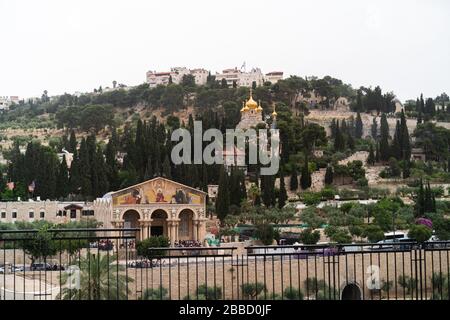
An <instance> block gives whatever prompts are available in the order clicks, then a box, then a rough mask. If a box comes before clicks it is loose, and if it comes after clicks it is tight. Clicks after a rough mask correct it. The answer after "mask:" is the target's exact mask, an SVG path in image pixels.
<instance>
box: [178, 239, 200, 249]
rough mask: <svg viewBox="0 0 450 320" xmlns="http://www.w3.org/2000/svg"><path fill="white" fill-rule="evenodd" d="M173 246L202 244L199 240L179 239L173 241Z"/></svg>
mask: <svg viewBox="0 0 450 320" xmlns="http://www.w3.org/2000/svg"><path fill="white" fill-rule="evenodd" d="M173 245H174V247H175V248H200V247H201V246H202V244H201V242H200V241H196V240H180V241H175V242H174V244H173Z"/></svg>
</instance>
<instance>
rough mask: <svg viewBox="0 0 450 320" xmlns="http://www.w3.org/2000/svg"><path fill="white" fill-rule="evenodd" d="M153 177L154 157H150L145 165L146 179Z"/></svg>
mask: <svg viewBox="0 0 450 320" xmlns="http://www.w3.org/2000/svg"><path fill="white" fill-rule="evenodd" d="M153 177H154V175H153V167H152V158H151V157H148V159H147V165H146V166H145V174H144V180H150V179H153Z"/></svg>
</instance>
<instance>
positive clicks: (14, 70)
mask: <svg viewBox="0 0 450 320" xmlns="http://www.w3.org/2000/svg"><path fill="white" fill-rule="evenodd" d="M244 61H246V63H247V68H250V67H253V66H255V67H256V66H257V67H260V68H261V69H262V71H263V72H269V71H274V70H282V71H284V72H285V75H286V76H288V75H290V74H296V75H300V76H305V75H317V76H324V75H331V76H334V77H337V78H340V79H342V80H343V81H344V82H347V83H351V84H352V85H353V86H354V87H358V86H360V85H366V86H369V85H373V86H375V85H377V84H378V85H380V86H381V87H382V88H383V90H392V91H394V92H395V93H396V94H397V96H398V97H399V98H400V99H401V100H404V99H408V98H415V97H416V96H418V95H419V94H420V93H421V92H423V93H424V95H425V96H432V97H435V96H436V95H438V94H440V93H442V92H443V91H446V92H447V93H449V94H450V1H447V0H428V1H425V0H422V1H418V0H395V1H393V0H376V1H375V0H373V1H372V0H366V1H361V0H339V1H332V0H329V1H326V0H315V1H288V0H275V1H271V0H258V1H248V0H237V1H236V0H227V1H223V0H217V1H212V0H190V1H181V0H180V1H175V0H171V1H167V0H166V1H149V0H147V1H145V0H142V1H138V0H120V1H117V0H64V1H61V0H0V95H19V96H20V97H30V96H40V95H41V93H42V91H43V90H44V89H47V90H48V91H49V94H50V95H54V94H61V93H64V92H69V93H73V92H75V91H82V92H85V91H91V90H92V89H93V88H94V87H99V86H100V85H102V86H103V87H105V86H111V82H112V81H113V80H117V81H118V82H119V83H125V84H127V85H136V84H139V83H142V82H144V80H145V72H146V71H147V70H159V71H164V70H167V69H169V68H170V67H171V66H186V67H189V68H194V67H204V68H206V69H208V70H211V71H213V72H215V71H220V70H222V69H224V68H229V67H235V66H236V67H238V68H239V67H240V66H241V65H242V63H243V62H244Z"/></svg>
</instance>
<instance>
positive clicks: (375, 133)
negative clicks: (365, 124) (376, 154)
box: [370, 117, 378, 140]
mask: <svg viewBox="0 0 450 320" xmlns="http://www.w3.org/2000/svg"><path fill="white" fill-rule="evenodd" d="M370 131H371V134H372V138H374V139H375V140H376V139H378V122H377V118H375V117H374V118H373V119H372V127H371V128H370Z"/></svg>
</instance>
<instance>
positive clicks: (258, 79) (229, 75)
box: [216, 68, 264, 87]
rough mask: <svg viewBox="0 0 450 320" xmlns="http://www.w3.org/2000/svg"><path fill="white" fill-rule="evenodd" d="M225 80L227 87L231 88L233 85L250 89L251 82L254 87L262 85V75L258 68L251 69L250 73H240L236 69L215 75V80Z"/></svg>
mask: <svg viewBox="0 0 450 320" xmlns="http://www.w3.org/2000/svg"><path fill="white" fill-rule="evenodd" d="M222 79H225V80H226V81H227V84H228V86H229V87H232V86H233V84H234V83H236V86H238V87H251V86H252V85H253V82H255V83H256V86H261V85H263V84H264V75H263V73H262V72H261V70H260V69H259V68H253V69H252V70H251V71H250V72H242V71H241V70H239V69H238V68H234V69H225V70H223V71H222V73H216V80H217V81H219V82H220V81H222Z"/></svg>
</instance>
